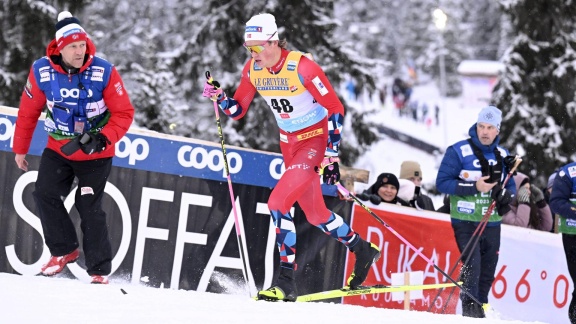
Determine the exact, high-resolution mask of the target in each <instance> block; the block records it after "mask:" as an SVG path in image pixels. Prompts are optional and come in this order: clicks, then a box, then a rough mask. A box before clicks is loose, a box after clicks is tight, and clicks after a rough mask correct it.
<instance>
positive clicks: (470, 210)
mask: <svg viewBox="0 0 576 324" xmlns="http://www.w3.org/2000/svg"><path fill="white" fill-rule="evenodd" d="M475 205H476V204H474V203H473V202H469V201H459V202H458V205H457V206H456V208H457V210H458V212H459V213H463V214H468V215H472V214H474V209H475V207H476V206H475Z"/></svg>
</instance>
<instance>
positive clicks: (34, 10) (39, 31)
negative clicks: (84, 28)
mask: <svg viewBox="0 0 576 324" xmlns="http://www.w3.org/2000/svg"><path fill="white" fill-rule="evenodd" d="M85 3H86V1H84V0H78V1H72V0H67V1H50V0H48V1H4V2H3V4H2V5H0V49H2V50H0V104H3V105H6V106H11V107H18V105H19V103H20V96H21V95H22V89H23V87H24V84H26V77H27V76H28V73H29V72H30V66H31V65H32V63H33V62H34V61H35V60H37V59H39V58H41V57H42V56H44V55H46V46H47V45H48V43H49V42H50V41H51V40H52V39H53V38H54V34H55V32H56V29H55V27H54V25H55V24H56V22H57V18H58V13H59V12H60V11H63V10H68V11H70V12H71V13H72V14H73V15H78V14H80V11H81V10H82V8H83V7H84V6H85Z"/></svg>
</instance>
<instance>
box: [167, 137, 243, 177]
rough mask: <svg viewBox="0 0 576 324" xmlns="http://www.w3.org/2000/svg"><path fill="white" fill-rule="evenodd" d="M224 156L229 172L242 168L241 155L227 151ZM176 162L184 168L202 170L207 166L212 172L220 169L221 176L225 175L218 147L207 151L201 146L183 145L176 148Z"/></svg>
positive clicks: (236, 171) (232, 172) (222, 159)
mask: <svg viewBox="0 0 576 324" xmlns="http://www.w3.org/2000/svg"><path fill="white" fill-rule="evenodd" d="M226 157H227V160H228V170H229V171H230V174H234V173H238V172H240V171H241V170H242V157H241V156H240V154H238V153H236V152H227V154H226ZM178 163H180V165H181V166H183V167H185V168H195V169H198V170H202V169H205V168H206V167H207V168H208V169H210V170H212V171H214V172H218V171H222V177H223V178H225V177H226V169H225V168H224V157H223V154H222V151H221V150H218V149H213V150H210V151H208V150H207V149H205V148H203V147H192V146H190V145H184V146H182V147H181V148H180V149H179V150H178Z"/></svg>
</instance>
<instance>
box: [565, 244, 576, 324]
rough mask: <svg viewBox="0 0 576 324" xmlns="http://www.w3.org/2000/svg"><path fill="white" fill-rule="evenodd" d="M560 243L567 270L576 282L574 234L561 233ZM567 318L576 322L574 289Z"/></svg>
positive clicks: (575, 291) (573, 282)
mask: <svg viewBox="0 0 576 324" xmlns="http://www.w3.org/2000/svg"><path fill="white" fill-rule="evenodd" d="M562 245H564V254H566V263H567V264H568V272H569V273H570V277H571V278H572V284H573V285H574V284H575V283H576V235H572V234H562ZM568 318H569V319H570V323H572V324H576V289H575V290H573V291H572V301H570V306H569V307H568Z"/></svg>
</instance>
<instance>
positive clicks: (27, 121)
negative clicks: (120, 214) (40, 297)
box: [13, 11, 134, 284]
mask: <svg viewBox="0 0 576 324" xmlns="http://www.w3.org/2000/svg"><path fill="white" fill-rule="evenodd" d="M95 54H96V46H94V44H93V43H92V41H91V40H90V38H89V37H88V35H87V34H86V32H85V31H84V29H83V28H82V26H80V21H79V20H78V19H77V18H76V17H72V14H70V13H69V12H68V11H64V12H61V13H60V14H59V15H58V22H57V23H56V37H55V39H54V40H52V42H51V43H50V44H49V45H48V48H47V49H46V56H44V57H43V58H41V59H39V60H37V61H36V62H34V63H33V64H32V68H31V70H30V74H29V75H28V80H27V81H26V86H25V87H24V91H23V92H22V98H21V100H20V109H19V110H18V118H17V120H16V130H15V132H14V146H13V151H14V153H16V158H15V160H16V164H17V165H18V167H19V168H20V169H22V170H24V171H28V162H27V161H26V154H27V153H28V150H29V148H30V143H31V141H32V135H33V134H34V130H35V128H36V124H37V123H38V118H39V117H40V114H41V113H42V111H43V110H44V107H45V106H48V110H47V112H46V120H45V121H44V130H46V131H47V132H48V135H49V136H48V145H47V146H46V148H45V149H44V152H43V153H42V158H41V160H40V168H39V169H38V179H37V180H36V188H35V190H34V193H33V195H34V200H35V201H36V205H37V206H38V212H39V214H40V215H39V216H40V221H41V223H42V230H43V232H44V240H45V241H46V245H47V246H48V249H50V253H51V255H52V257H51V258H50V260H49V261H48V263H46V264H45V265H44V266H43V267H42V269H41V273H42V274H43V275H45V276H52V275H55V274H57V273H59V272H61V271H62V270H63V269H64V267H65V266H66V264H68V263H71V262H75V261H76V260H77V259H78V257H79V256H80V251H79V250H78V246H79V243H78V238H77V237H76V228H75V227H74V224H73V223H72V220H71V219H70V216H69V215H68V211H67V210H66V207H64V200H63V199H62V197H66V196H68V194H69V193H70V189H71V187H72V183H73V181H74V177H77V178H78V189H77V190H76V195H75V199H74V202H75V205H76V209H77V210H78V213H79V214H80V219H81V228H82V233H83V240H82V243H83V244H82V247H83V250H84V256H85V257H86V258H85V263H86V271H87V272H88V274H89V275H90V276H91V278H92V279H91V281H92V283H100V284H106V283H108V278H107V276H108V275H109V274H110V272H111V270H112V249H111V247H110V239H109V237H108V228H107V225H106V213H105V212H104V211H103V210H102V196H103V195H104V187H105V186H106V180H107V179H108V175H109V174H110V170H111V168H112V157H113V156H114V154H115V151H114V147H115V145H114V144H116V142H118V141H119V140H120V139H121V138H122V137H123V136H124V134H126V132H127V131H128V128H129V127H130V125H131V124H132V120H133V116H134V107H132V104H131V103H130V99H129V98H128V93H126V89H124V84H123V83H122V79H121V78H120V75H119V74H118V71H117V70H116V68H115V67H114V65H112V64H110V63H109V62H107V61H105V60H104V59H102V58H100V57H98V56H95Z"/></svg>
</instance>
